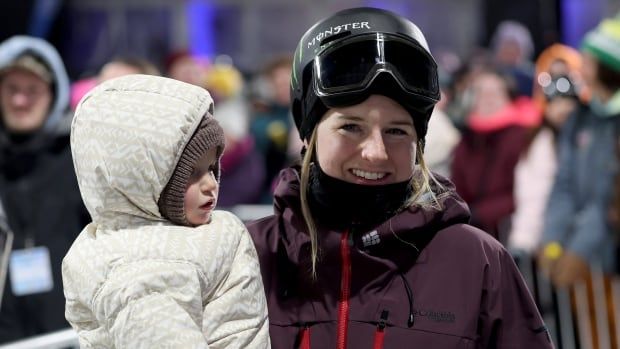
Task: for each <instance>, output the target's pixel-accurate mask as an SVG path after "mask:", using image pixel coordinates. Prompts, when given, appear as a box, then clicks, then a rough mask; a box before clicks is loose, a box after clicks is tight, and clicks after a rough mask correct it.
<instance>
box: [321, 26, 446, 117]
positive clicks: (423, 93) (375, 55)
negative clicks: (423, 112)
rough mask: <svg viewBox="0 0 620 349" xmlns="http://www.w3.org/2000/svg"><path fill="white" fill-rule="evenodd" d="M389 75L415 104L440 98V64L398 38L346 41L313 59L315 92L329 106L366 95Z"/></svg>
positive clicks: (382, 36) (367, 36)
mask: <svg viewBox="0 0 620 349" xmlns="http://www.w3.org/2000/svg"><path fill="white" fill-rule="evenodd" d="M382 73H387V74H389V75H391V76H392V78H393V79H394V80H395V81H396V82H397V83H398V85H399V87H400V89H401V91H400V92H404V93H405V94H406V95H407V97H410V98H411V99H412V102H418V103H422V104H431V105H434V104H435V103H437V101H439V99H440V93H439V81H438V77H437V64H436V63H435V60H434V59H433V57H432V56H431V55H430V53H428V51H426V50H425V49H424V48H423V47H422V46H420V45H419V44H418V43H417V42H414V41H412V40H411V39H409V40H408V39H405V38H403V37H400V36H398V35H391V34H385V33H369V34H364V35H358V36H354V37H351V38H345V39H343V40H341V41H340V42H338V43H336V44H334V45H333V46H330V47H328V48H327V49H325V50H324V51H322V52H320V53H319V54H318V55H317V57H316V59H315V60H314V89H315V92H316V95H317V96H318V97H320V98H321V100H322V101H323V102H324V103H325V104H326V105H328V106H338V105H343V104H346V98H347V97H354V96H356V95H363V94H364V93H365V92H366V91H367V90H368V89H369V87H370V86H372V84H373V81H374V80H375V79H376V78H377V76H379V75H380V74H382Z"/></svg>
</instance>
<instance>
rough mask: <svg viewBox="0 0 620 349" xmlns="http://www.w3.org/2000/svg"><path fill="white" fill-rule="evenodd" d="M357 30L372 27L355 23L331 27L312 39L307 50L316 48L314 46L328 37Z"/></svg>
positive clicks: (366, 23)
mask: <svg viewBox="0 0 620 349" xmlns="http://www.w3.org/2000/svg"><path fill="white" fill-rule="evenodd" d="M355 29H370V25H369V24H368V22H353V23H346V24H340V25H337V26H333V27H329V28H328V29H326V30H323V31H321V32H320V33H318V34H316V35H315V36H314V37H313V38H312V40H310V41H308V45H307V48H310V47H312V46H314V44H316V43H317V42H319V43H320V42H321V40H323V39H325V38H326V37H328V36H331V35H334V34H338V33H341V32H345V31H347V30H355Z"/></svg>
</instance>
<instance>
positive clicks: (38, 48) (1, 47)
mask: <svg viewBox="0 0 620 349" xmlns="http://www.w3.org/2000/svg"><path fill="white" fill-rule="evenodd" d="M25 53H31V54H33V55H35V56H37V57H39V58H40V59H41V60H42V61H43V62H45V64H46V65H47V66H48V67H49V68H50V70H51V72H52V75H53V91H54V101H53V102H52V106H51V107H50V111H49V113H48V117H47V120H46V121H45V124H44V125H43V131H44V132H45V133H52V134H57V133H61V134H67V133H68V132H69V127H68V125H69V119H70V117H71V115H70V114H69V113H67V107H68V106H69V77H68V76H67V71H66V70H65V66H64V64H63V62H62V59H61V58H60V55H59V54H58V51H56V49H55V48H54V47H53V46H52V45H50V44H49V43H48V42H47V41H45V40H42V39H39V38H35V37H30V36H23V35H18V36H14V37H12V38H10V39H8V40H6V41H4V42H3V43H2V44H0V69H2V68H4V67H6V66H8V65H10V64H11V63H12V62H13V61H14V60H15V59H16V58H18V57H19V56H21V55H23V54H25Z"/></svg>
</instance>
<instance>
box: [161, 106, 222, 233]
mask: <svg viewBox="0 0 620 349" xmlns="http://www.w3.org/2000/svg"><path fill="white" fill-rule="evenodd" d="M213 147H217V152H216V154H217V165H216V166H217V168H216V169H215V178H216V180H217V181H218V182H219V181H220V158H221V156H222V152H223V151H224V131H223V130H222V127H221V126H220V124H219V123H218V122H217V121H216V120H215V119H214V118H213V116H212V115H210V114H209V113H207V114H206V115H205V116H204V117H203V118H202V121H201V122H200V125H199V126H198V128H197V129H196V132H194V135H193V136H192V138H191V139H190V140H189V142H188V143H187V145H186V146H185V149H184V150H183V153H182V154H181V157H180V158H179V162H178V163H177V166H176V168H175V169H174V172H173V173H172V176H171V177H170V180H169V181H168V184H167V185H166V187H165V188H164V190H163V191H162V193H161V195H160V197H159V201H158V202H157V204H158V205H159V212H160V213H161V215H162V216H163V217H164V218H167V219H169V220H170V221H172V222H173V223H176V224H180V225H187V226H189V225H191V224H190V223H189V222H188V221H187V218H186V217H185V210H184V207H183V203H184V197H185V190H186V189H187V186H188V181H189V177H190V176H191V174H192V172H193V170H194V166H195V165H196V162H197V161H198V159H200V157H202V156H203V155H204V154H205V153H206V152H207V151H208V150H209V149H211V148H213Z"/></svg>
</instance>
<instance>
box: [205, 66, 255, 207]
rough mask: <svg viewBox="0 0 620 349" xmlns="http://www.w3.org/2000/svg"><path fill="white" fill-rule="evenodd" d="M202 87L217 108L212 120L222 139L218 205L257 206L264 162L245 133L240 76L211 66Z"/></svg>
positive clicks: (246, 113) (246, 123)
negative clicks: (223, 139)
mask: <svg viewBox="0 0 620 349" xmlns="http://www.w3.org/2000/svg"><path fill="white" fill-rule="evenodd" d="M205 85H206V87H207V89H208V90H209V92H210V93H211V95H212V96H213V98H214V100H215V103H216V105H217V108H216V110H215V112H214V117H215V119H216V120H217V121H218V122H219V123H220V125H222V128H223V129H224V137H225V138H226V152H224V155H222V176H221V179H220V193H221V196H220V197H221V198H220V206H221V207H222V208H232V207H233V206H235V205H240V204H257V203H259V202H260V200H261V198H262V195H263V194H264V193H263V185H264V182H265V176H266V174H265V161H264V159H263V156H262V154H261V153H260V152H259V150H258V149H257V148H256V146H255V142H254V137H252V134H250V132H249V119H250V115H249V114H250V111H249V107H248V104H247V101H246V98H245V90H244V89H245V84H244V80H243V76H242V75H241V72H239V70H238V69H236V68H235V67H234V66H233V65H232V64H229V63H215V64H213V65H212V66H211V68H210V69H209V72H208V73H207V80H206V82H205Z"/></svg>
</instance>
